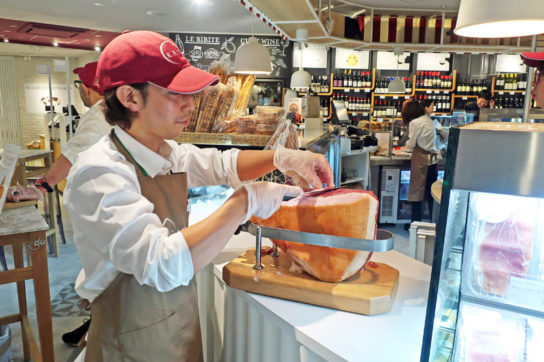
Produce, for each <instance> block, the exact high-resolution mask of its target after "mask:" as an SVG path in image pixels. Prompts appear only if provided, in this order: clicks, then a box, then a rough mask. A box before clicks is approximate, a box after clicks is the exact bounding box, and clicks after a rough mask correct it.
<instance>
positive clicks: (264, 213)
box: [242, 181, 303, 223]
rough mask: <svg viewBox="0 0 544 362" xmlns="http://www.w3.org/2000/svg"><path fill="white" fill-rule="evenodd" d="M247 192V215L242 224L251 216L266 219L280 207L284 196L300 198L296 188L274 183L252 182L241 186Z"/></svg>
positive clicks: (300, 189) (299, 189)
mask: <svg viewBox="0 0 544 362" xmlns="http://www.w3.org/2000/svg"><path fill="white" fill-rule="evenodd" d="M242 187H243V188H245V189H246V190H247V214H246V217H245V219H244V221H243V222H242V223H245V222H246V221H247V220H249V218H250V217H251V216H256V217H259V218H261V219H268V218H269V217H270V216H271V215H272V214H273V213H275V212H276V211H277V210H278V209H279V208H280V205H281V202H282V201H283V197H284V196H293V197H298V196H301V195H302V193H303V191H302V188H300V187H298V186H288V185H281V184H277V183H274V182H263V181H261V182H252V183H249V184H245V185H242Z"/></svg>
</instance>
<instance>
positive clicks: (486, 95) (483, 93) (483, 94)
mask: <svg viewBox="0 0 544 362" xmlns="http://www.w3.org/2000/svg"><path fill="white" fill-rule="evenodd" d="M478 98H483V99H485V100H486V101H490V100H491V92H490V91H488V90H487V89H486V90H483V91H481V92H480V94H478Z"/></svg>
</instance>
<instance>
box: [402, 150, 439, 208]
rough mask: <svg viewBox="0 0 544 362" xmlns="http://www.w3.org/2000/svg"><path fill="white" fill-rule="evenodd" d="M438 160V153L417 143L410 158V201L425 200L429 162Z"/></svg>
mask: <svg viewBox="0 0 544 362" xmlns="http://www.w3.org/2000/svg"><path fill="white" fill-rule="evenodd" d="M431 162H436V155H435V154H434V153H432V152H429V151H425V150H424V149H423V148H421V147H419V145H418V144H416V147H415V148H414V150H413V151H412V158H411V160H410V187H409V189H408V201H414V202H415V201H423V200H424V198H425V180H426V178H427V171H428V169H429V164H430V163H431Z"/></svg>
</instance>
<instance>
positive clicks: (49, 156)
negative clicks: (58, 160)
mask: <svg viewBox="0 0 544 362" xmlns="http://www.w3.org/2000/svg"><path fill="white" fill-rule="evenodd" d="M34 160H43V163H44V165H43V166H30V165H28V164H27V162H29V161H34ZM52 165H53V151H52V150H36V149H34V150H27V149H23V150H21V152H20V153H19V160H18V163H17V168H16V169H15V174H14V175H13V179H12V181H11V183H12V184H13V185H15V184H18V185H21V186H26V185H27V179H28V178H31V177H35V178H37V177H41V176H42V175H44V174H45V173H46V172H47V171H48V170H49V169H50V168H51V166H52ZM45 198H46V199H45V203H44V209H45V213H47V214H48V217H49V220H48V222H49V226H50V228H49V230H48V231H47V236H50V235H52V236H53V255H54V256H58V255H59V237H60V234H59V229H58V226H57V207H56V206H57V204H56V202H57V200H56V198H55V195H54V193H53V192H48V193H47V194H46V195H45Z"/></svg>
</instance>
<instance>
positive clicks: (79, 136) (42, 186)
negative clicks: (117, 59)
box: [36, 62, 111, 194]
mask: <svg viewBox="0 0 544 362" xmlns="http://www.w3.org/2000/svg"><path fill="white" fill-rule="evenodd" d="M97 64H98V63H97V62H92V63H88V64H86V65H85V66H84V67H80V68H76V69H74V73H75V74H77V75H78V76H79V79H80V80H76V81H74V85H75V86H76V88H78V90H79V95H80V97H81V100H82V101H83V104H84V105H85V106H86V107H89V108H90V109H89V110H88V111H87V112H86V113H85V114H84V115H82V116H81V118H80V120H79V124H78V127H77V130H76V133H75V134H74V135H73V136H72V137H70V139H69V140H68V141H67V142H66V144H65V145H63V146H62V153H61V155H60V156H59V158H57V160H56V161H55V163H54V164H53V166H52V167H51V168H50V169H49V171H47V173H46V174H45V175H44V176H43V177H42V178H40V179H39V180H38V181H36V187H38V189H39V190H40V191H42V192H43V193H44V194H45V193H46V192H52V191H53V187H54V186H55V185H56V184H57V183H59V182H60V181H62V180H64V179H65V178H66V176H68V172H69V171H70V167H72V165H73V164H74V163H75V162H76V157H77V155H78V154H79V153H80V152H82V151H85V150H86V149H87V148H89V147H91V146H92V145H93V144H95V143H96V141H98V140H99V139H100V138H101V137H102V136H104V135H105V134H107V133H108V132H109V131H110V129H111V126H110V125H109V124H108V122H106V119H105V118H104V112H103V111H102V98H103V96H102V92H101V91H100V88H99V87H98V79H97V78H96V66H97Z"/></svg>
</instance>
